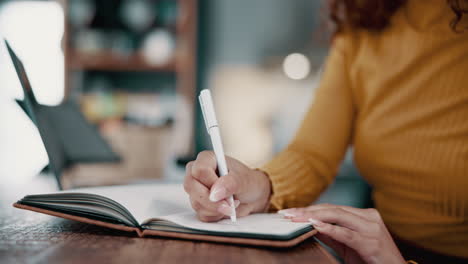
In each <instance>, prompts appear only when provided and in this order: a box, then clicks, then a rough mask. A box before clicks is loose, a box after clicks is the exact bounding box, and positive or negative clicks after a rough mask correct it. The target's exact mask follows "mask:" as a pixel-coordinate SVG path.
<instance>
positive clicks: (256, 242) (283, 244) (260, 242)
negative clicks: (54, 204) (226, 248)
mask: <svg viewBox="0 0 468 264" xmlns="http://www.w3.org/2000/svg"><path fill="white" fill-rule="evenodd" d="M13 206H14V207H16V208H20V209H24V210H30V211H34V212H38V213H43V214H47V215H52V216H57V217H61V218H65V219H69V220H74V221H78V222H82V223H87V224H92V225H97V226H102V227H107V228H112V229H117V230H121V231H126V232H135V233H136V234H137V235H138V236H139V237H145V236H157V237H170V238H177V239H184V240H196V241H208V242H215V243H227V244H239V245H250V246H261V247H276V248H287V247H293V246H295V245H297V244H299V243H301V242H302V241H304V240H306V239H308V238H310V237H312V236H314V235H315V234H316V233H317V230H315V229H313V230H311V231H309V232H307V233H304V234H302V235H300V236H298V237H295V238H293V239H291V240H285V241H280V240H265V239H253V238H240V237H223V236H212V235H198V234H187V233H177V232H167V231H158V230H151V229H145V230H141V229H139V228H137V227H130V226H124V225H119V224H112V223H107V222H104V221H98V220H94V219H90V218H86V217H81V216H75V215H71V214H65V213H60V212H55V211H52V210H46V209H42V208H37V207H34V206H30V205H24V204H19V203H15V204H13Z"/></svg>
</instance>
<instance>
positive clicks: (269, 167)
mask: <svg viewBox="0 0 468 264" xmlns="http://www.w3.org/2000/svg"><path fill="white" fill-rule="evenodd" d="M453 17H454V14H453V12H452V11H451V10H450V9H449V8H448V7H447V6H446V1H442V0H425V1H420V0H418V1H416V0H410V1H408V4H407V5H405V6H404V7H402V8H401V9H400V10H398V11H397V13H396V14H395V15H394V17H393V18H392V24H391V25H390V27H389V28H388V29H386V30H385V31H384V32H382V33H378V34H376V33H370V32H364V31H354V32H346V33H342V34H340V35H339V36H338V37H337V38H335V41H334V43H333V46H332V49H331V51H330V54H329V57H328V59H327V62H326V66H325V71H324V73H323V76H322V80H321V85H320V87H319V88H318V90H317V91H316V96H315V100H314V102H313V104H312V105H311V107H310V110H309V111H308V113H307V115H306V116H305V119H304V121H303V124H302V126H301V128H300V129H299V131H298V132H297V134H296V137H295V138H294V140H293V141H292V142H291V144H290V145H289V146H288V147H287V148H286V149H285V150H284V151H282V152H281V153H279V154H278V155H277V156H276V157H275V158H274V159H273V160H272V161H271V162H269V163H268V164H266V165H265V166H264V167H263V168H262V169H263V170H264V171H265V172H266V173H267V174H268V175H269V176H270V178H271V181H272V187H273V196H272V199H271V204H272V206H273V207H275V208H276V209H281V208H287V207H300V206H307V205H309V204H310V203H311V202H312V201H313V200H314V199H316V198H317V197H318V196H319V194H320V193H321V192H322V191H323V190H324V189H325V188H326V187H327V185H329V184H330V183H331V182H332V181H333V178H334V176H335V174H336V172H337V167H338V166H339V164H340V162H341V160H342V158H343V155H344V153H345V151H346V149H347V148H348V147H349V146H350V145H352V146H353V148H354V155H355V162H356V164H357V167H358V168H359V171H360V172H361V174H362V175H363V176H364V178H365V179H366V180H367V181H368V182H369V183H370V184H371V185H372V186H373V188H374V189H373V198H374V201H375V204H376V208H377V209H378V210H379V212H380V213H381V215H382V217H383V219H384V221H385V223H386V225H387V226H388V228H389V229H390V230H391V231H392V232H394V233H395V234H396V235H398V236H399V237H401V238H403V239H406V240H408V241H412V242H414V243H416V244H418V245H420V246H422V247H425V248H428V249H431V250H434V251H437V252H440V253H445V254H450V255H456V256H462V257H468V32H467V33H462V34H456V33H454V32H453V31H452V30H451V29H450V28H449V22H450V20H451V19H452V18H453ZM465 25H466V24H465ZM462 26H463V25H462Z"/></svg>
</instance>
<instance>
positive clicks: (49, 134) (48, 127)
mask: <svg viewBox="0 0 468 264" xmlns="http://www.w3.org/2000/svg"><path fill="white" fill-rule="evenodd" d="M5 44H6V47H7V50H8V53H9V54H10V57H11V60H12V61H13V65H14V67H15V70H16V73H17V74H18V78H19V79H20V82H21V86H22V88H23V92H24V99H23V101H18V100H17V102H18V104H19V105H20V107H21V108H22V109H23V110H24V112H25V113H26V114H27V115H28V116H29V118H31V120H32V121H33V122H34V124H35V125H36V126H37V128H38V130H39V134H40V135H41V138H42V142H43V143H44V147H45V149H46V152H47V156H48V157H49V167H50V169H51V170H52V172H53V173H54V175H55V177H56V179H57V183H58V185H59V188H60V189H62V184H61V181H60V177H61V174H62V170H63V168H64V167H65V165H66V158H65V153H64V149H63V146H62V144H61V142H60V139H59V135H57V132H56V131H55V129H54V128H53V123H52V122H51V120H49V118H48V116H47V114H46V111H47V109H46V106H42V105H40V104H38V102H37V100H36V98H35V96H34V93H33V90H32V88H31V84H30V82H29V79H28V76H27V74H26V70H25V68H24V66H23V63H22V62H21V60H20V59H19V58H18V56H16V53H15V52H14V51H13V49H12V48H11V46H10V45H9V43H8V41H6V40H5Z"/></svg>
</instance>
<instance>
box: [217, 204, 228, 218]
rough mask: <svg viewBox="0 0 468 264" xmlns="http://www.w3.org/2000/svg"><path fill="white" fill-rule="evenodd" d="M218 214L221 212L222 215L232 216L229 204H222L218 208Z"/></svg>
mask: <svg viewBox="0 0 468 264" xmlns="http://www.w3.org/2000/svg"><path fill="white" fill-rule="evenodd" d="M218 212H220V213H222V214H224V215H227V216H231V207H230V206H229V205H228V204H227V203H222V204H221V205H220V206H219V207H218Z"/></svg>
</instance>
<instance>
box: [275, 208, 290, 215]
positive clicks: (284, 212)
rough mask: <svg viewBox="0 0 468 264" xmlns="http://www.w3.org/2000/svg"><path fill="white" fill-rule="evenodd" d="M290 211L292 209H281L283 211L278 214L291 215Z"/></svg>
mask: <svg viewBox="0 0 468 264" xmlns="http://www.w3.org/2000/svg"><path fill="white" fill-rule="evenodd" d="M291 211H292V209H283V210H279V211H278V214H282V215H285V214H288V213H291Z"/></svg>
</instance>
